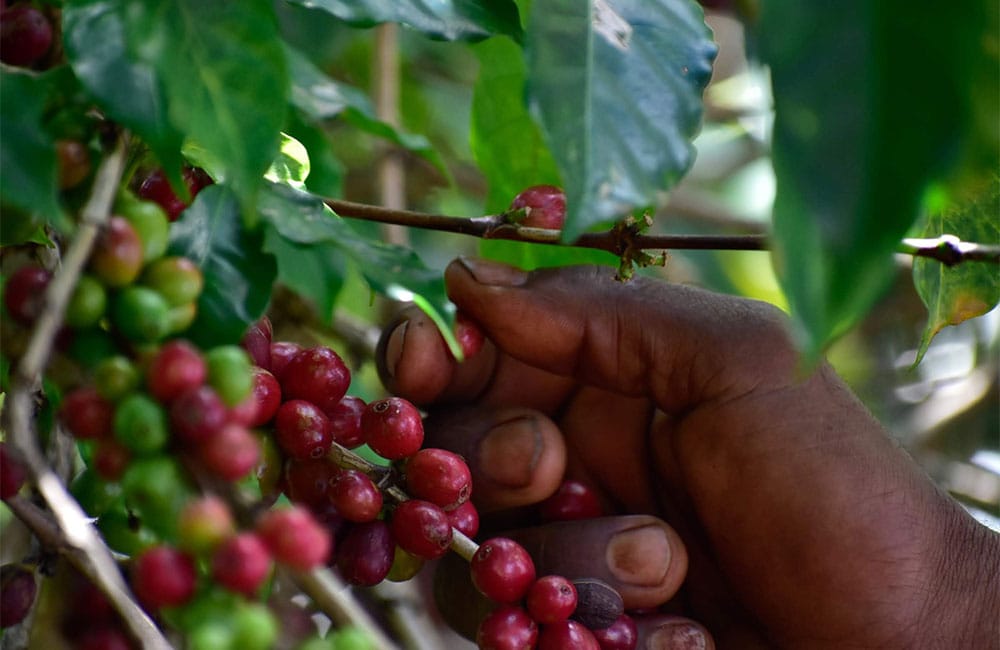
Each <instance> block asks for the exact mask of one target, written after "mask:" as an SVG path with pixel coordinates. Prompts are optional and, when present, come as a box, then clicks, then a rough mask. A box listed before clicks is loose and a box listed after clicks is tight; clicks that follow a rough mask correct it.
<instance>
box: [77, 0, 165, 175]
mask: <svg viewBox="0 0 1000 650" xmlns="http://www.w3.org/2000/svg"><path fill="white" fill-rule="evenodd" d="M131 4H133V3H129V2H127V0H70V1H69V2H67V3H66V6H65V8H64V9H63V13H62V26H63V47H64V48H65V50H66V58H67V59H68V61H69V63H70V65H71V66H72V67H73V72H74V73H76V76H77V77H78V78H79V79H80V82H81V83H82V84H83V85H84V87H86V89H87V90H88V91H89V92H90V93H91V94H92V95H93V96H94V98H95V99H96V100H97V101H98V103H99V104H100V105H101V108H103V109H104V111H105V112H107V114H108V116H110V117H111V118H112V119H114V120H116V121H118V122H120V123H121V124H123V125H124V126H127V127H128V128H130V129H132V131H134V132H135V133H136V135H138V136H139V137H141V138H142V139H143V140H144V141H145V142H146V144H148V145H149V146H150V147H151V148H152V149H153V152H154V153H155V154H156V156H157V157H158V158H159V160H160V163H161V164H162V165H163V166H164V168H165V169H168V170H176V171H177V173H179V170H180V165H181V153H180V151H181V144H182V141H183V136H182V135H181V133H180V132H179V131H178V130H177V129H176V128H175V127H174V125H173V124H171V123H170V120H169V118H168V115H167V103H166V96H165V93H164V90H163V85H162V83H161V81H160V79H159V77H158V76H157V74H156V70H155V69H154V68H153V66H152V65H151V64H150V63H149V62H147V61H143V60H141V59H139V57H138V56H136V55H134V54H133V52H132V51H130V50H129V42H128V36H127V34H128V23H127V22H126V15H127V11H128V8H129V6H130V5H131Z"/></svg>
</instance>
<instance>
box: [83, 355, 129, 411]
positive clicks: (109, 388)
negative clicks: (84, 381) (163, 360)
mask: <svg viewBox="0 0 1000 650" xmlns="http://www.w3.org/2000/svg"><path fill="white" fill-rule="evenodd" d="M139 380H140V377H139V369H138V368H136V367H135V364H134V363H132V361H131V360H130V359H129V358H128V357H125V356H122V355H120V354H116V355H114V356H112V357H107V358H105V359H102V360H101V361H99V362H98V363H97V365H96V366H94V387H95V388H96V389H97V392H98V393H100V394H101V397H103V398H104V399H107V400H111V401H112V402H117V401H118V400H120V399H121V398H123V397H125V396H126V395H128V394H129V393H131V392H132V391H134V390H135V389H136V387H138V385H139Z"/></svg>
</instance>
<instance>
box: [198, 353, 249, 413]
mask: <svg viewBox="0 0 1000 650" xmlns="http://www.w3.org/2000/svg"><path fill="white" fill-rule="evenodd" d="M205 363H206V364H207V365H208V383H209V384H210V385H211V386H212V388H214V389H215V392H217V393H218V394H219V397H221V398H222V401H223V402H225V404H226V405H227V406H236V405H237V404H239V403H240V402H242V401H243V400H245V399H246V398H247V397H249V396H250V392H251V391H252V390H253V368H252V364H251V362H250V356H249V355H248V354H247V353H246V351H245V350H244V349H243V348H241V347H239V346H238V345H221V346H219V347H217V348H212V349H211V350H209V351H208V353H207V354H206V355H205Z"/></svg>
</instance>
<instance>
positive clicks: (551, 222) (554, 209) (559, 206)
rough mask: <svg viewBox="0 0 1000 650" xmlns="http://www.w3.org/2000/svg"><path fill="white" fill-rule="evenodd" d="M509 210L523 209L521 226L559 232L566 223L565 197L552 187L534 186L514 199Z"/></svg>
mask: <svg viewBox="0 0 1000 650" xmlns="http://www.w3.org/2000/svg"><path fill="white" fill-rule="evenodd" d="M510 208H511V210H517V209H522V208H523V209H524V213H525V216H524V220H523V221H521V225H522V226H528V227H531V228H550V229H552V230H560V229H561V228H562V227H563V224H564V223H566V195H565V194H563V191H562V190H561V189H559V188H558V187H555V186H554V185H535V186H532V187H529V188H528V189H526V190H524V191H523V192H521V193H520V194H518V195H517V196H515V197H514V201H513V202H512V203H511V204H510Z"/></svg>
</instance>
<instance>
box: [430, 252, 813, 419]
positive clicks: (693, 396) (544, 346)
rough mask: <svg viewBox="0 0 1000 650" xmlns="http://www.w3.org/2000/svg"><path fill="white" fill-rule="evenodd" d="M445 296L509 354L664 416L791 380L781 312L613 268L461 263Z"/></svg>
mask: <svg viewBox="0 0 1000 650" xmlns="http://www.w3.org/2000/svg"><path fill="white" fill-rule="evenodd" d="M445 281H446V283H447V287H448V295H449V297H450V298H451V299H452V301H454V302H455V304H456V305H457V306H458V308H459V309H460V310H462V311H463V312H465V313H466V314H468V315H469V316H471V317H472V318H473V319H474V320H475V321H477V322H478V323H480V324H481V326H482V327H483V329H484V330H485V331H486V333H487V335H488V336H489V337H490V338H491V339H492V340H493V342H494V343H495V344H496V345H497V347H498V348H500V349H501V350H502V351H504V352H505V353H507V354H508V355H510V356H512V357H514V358H516V359H518V360H519V361H522V362H524V363H527V364H530V365H532V366H536V367H538V368H541V369H543V370H546V371H549V372H553V373H556V374H560V375H565V376H572V377H574V378H575V379H577V380H579V381H581V382H584V383H587V384H591V385H594V386H597V387H600V388H603V389H606V390H612V391H616V392H619V393H622V394H625V395H629V396H635V397H639V396H643V397H648V398H650V399H652V400H654V401H655V402H656V403H657V404H658V405H659V406H660V407H661V408H663V409H664V410H666V411H668V412H677V411H679V410H684V409H686V408H688V407H691V406H693V405H696V404H698V403H701V402H705V401H709V400H715V399H726V398H730V397H735V396H738V395H742V394H745V393H746V392H749V391H751V390H753V389H755V388H759V387H762V386H763V385H767V386H764V387H769V386H770V385H784V384H787V383H789V382H791V381H793V379H794V374H795V368H796V353H795V349H794V346H793V345H792V343H791V339H790V336H789V335H788V333H787V331H786V328H785V322H786V321H785V319H784V316H783V315H782V314H781V312H780V311H779V310H777V309H776V308H774V307H772V306H770V305H768V304H766V303H760V302H756V301H751V300H746V299H742V298H736V297H733V296H725V295H720V294H713V293H709V292H706V291H702V290H699V289H695V288H692V287H687V286H682V285H677V284H670V283H666V282H661V281H657V280H652V279H649V278H643V277H637V278H634V279H632V280H629V281H627V282H621V281H618V280H616V279H615V277H614V273H613V271H612V270H611V269H610V268H605V267H566V268H559V269H543V270H538V271H534V272H530V273H529V272H525V271H521V270H519V269H516V268H514V267H510V266H506V265H503V264H499V263H496V262H492V261H487V260H480V259H469V258H459V259H458V260H456V261H454V262H452V263H451V264H450V265H449V266H448V268H447V270H446V271H445Z"/></svg>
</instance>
